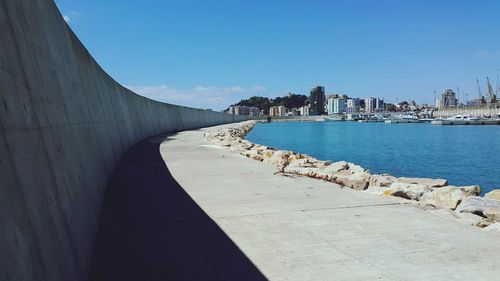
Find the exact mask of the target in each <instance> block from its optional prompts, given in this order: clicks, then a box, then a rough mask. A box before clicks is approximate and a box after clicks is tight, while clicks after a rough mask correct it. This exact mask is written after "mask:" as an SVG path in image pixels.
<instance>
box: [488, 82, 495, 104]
mask: <svg viewBox="0 0 500 281" xmlns="http://www.w3.org/2000/svg"><path fill="white" fill-rule="evenodd" d="M486 81H487V84H488V95H489V97H488V98H489V99H488V103H489V104H496V103H497V95H495V91H493V87H492V86H491V83H490V78H489V77H486Z"/></svg>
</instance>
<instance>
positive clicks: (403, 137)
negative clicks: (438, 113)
mask: <svg viewBox="0 0 500 281" xmlns="http://www.w3.org/2000/svg"><path fill="white" fill-rule="evenodd" d="M246 138H247V139H248V140H249V141H251V142H254V143H259V144H263V145H268V146H272V147H275V148H279V149H284V150H292V151H296V152H300V153H305V154H309V155H311V156H313V157H315V158H317V159H321V160H332V161H340V160H345V161H349V162H353V163H355V164H358V165H361V166H362V167H364V168H366V169H370V171H372V172H373V173H388V174H391V175H394V176H405V177H426V178H444V179H448V182H449V183H450V184H451V185H472V184H479V185H480V186H481V189H482V192H481V193H482V194H484V193H485V192H488V191H489V190H491V189H494V188H500V126H433V125H430V124H386V123H358V122H275V123H269V124H265V123H264V124H257V125H256V126H255V128H254V129H253V130H252V131H251V132H250V133H249V134H248V135H247V137H246Z"/></svg>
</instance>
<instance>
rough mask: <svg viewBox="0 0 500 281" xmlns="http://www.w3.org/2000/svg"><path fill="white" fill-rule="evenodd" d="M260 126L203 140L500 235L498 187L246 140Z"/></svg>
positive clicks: (227, 129)
mask: <svg viewBox="0 0 500 281" xmlns="http://www.w3.org/2000/svg"><path fill="white" fill-rule="evenodd" d="M257 123H258V121H245V122H240V123H235V124H229V125H224V126H218V127H214V128H213V129H211V130H209V131H207V132H206V133H205V134H204V138H205V140H207V141H209V142H211V143H214V144H217V145H219V146H221V147H224V148H226V149H229V150H230V151H232V152H234V153H238V154H240V155H243V156H245V157H247V158H251V159H254V160H257V161H261V162H263V163H268V164H271V165H275V166H276V170H277V171H276V173H275V174H281V175H283V174H284V175H286V174H289V175H298V176H306V177H311V178H316V179H320V180H324V181H328V182H332V183H335V184H337V185H340V186H341V187H348V188H352V189H355V190H359V191H362V192H366V193H370V194H373V195H378V196H393V197H398V198H401V200H402V203H404V204H412V205H415V206H416V207H419V208H422V209H424V210H429V211H432V212H434V213H436V214H438V215H441V216H446V217H450V218H453V219H456V220H458V221H460V222H462V223H466V224H470V225H473V226H476V227H478V228H483V229H485V230H492V231H498V232H500V190H498V189H496V190H492V191H491V192H489V193H487V194H486V195H485V196H484V197H481V196H479V194H480V187H479V186H478V185H470V186H452V185H449V184H448V181H447V180H446V179H430V178H409V177H394V176H392V175H389V174H372V173H371V172H370V171H369V170H367V169H364V168H363V167H361V166H359V165H356V164H354V163H350V162H346V161H338V162H332V161H324V160H318V159H316V158H314V157H311V156H309V155H306V154H302V153H298V152H293V151H287V150H278V149H276V148H273V147H269V146H265V145H260V144H255V143H252V142H250V141H248V140H246V139H244V137H245V136H246V134H247V133H248V132H250V130H252V128H253V127H254V126H255V125H256V124H257Z"/></svg>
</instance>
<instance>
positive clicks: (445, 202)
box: [418, 186, 467, 210]
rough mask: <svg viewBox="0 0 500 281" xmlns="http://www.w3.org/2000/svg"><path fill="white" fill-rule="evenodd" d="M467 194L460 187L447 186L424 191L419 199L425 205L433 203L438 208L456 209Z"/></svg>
mask: <svg viewBox="0 0 500 281" xmlns="http://www.w3.org/2000/svg"><path fill="white" fill-rule="evenodd" d="M466 196H467V195H466V194H465V193H464V192H463V191H462V190H461V189H460V188H456V187H452V186H445V187H441V188H435V189H433V190H432V191H430V192H424V194H423V195H422V196H421V197H420V198H419V199H418V201H419V202H420V203H421V204H423V205H432V206H434V207H436V208H438V209H451V210H455V209H456V208H457V206H458V204H460V202H462V200H463V199H464V198H465V197H466Z"/></svg>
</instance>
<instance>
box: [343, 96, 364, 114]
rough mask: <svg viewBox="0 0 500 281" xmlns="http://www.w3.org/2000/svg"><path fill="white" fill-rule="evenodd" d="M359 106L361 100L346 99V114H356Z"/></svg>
mask: <svg viewBox="0 0 500 281" xmlns="http://www.w3.org/2000/svg"><path fill="white" fill-rule="evenodd" d="M360 106H361V100H360V99H358V98H352V99H348V100H347V102H346V109H345V111H346V113H350V114H352V113H358V112H359V109H360Z"/></svg>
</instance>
